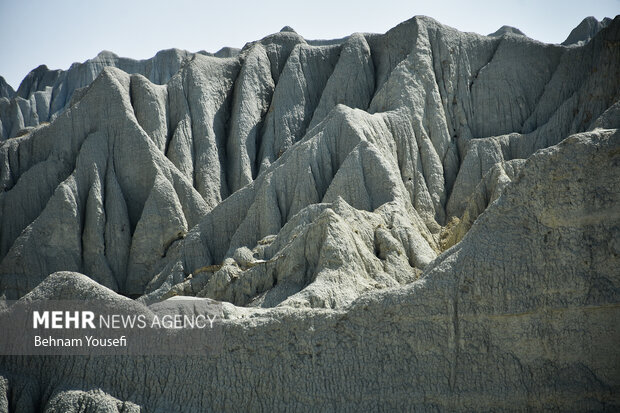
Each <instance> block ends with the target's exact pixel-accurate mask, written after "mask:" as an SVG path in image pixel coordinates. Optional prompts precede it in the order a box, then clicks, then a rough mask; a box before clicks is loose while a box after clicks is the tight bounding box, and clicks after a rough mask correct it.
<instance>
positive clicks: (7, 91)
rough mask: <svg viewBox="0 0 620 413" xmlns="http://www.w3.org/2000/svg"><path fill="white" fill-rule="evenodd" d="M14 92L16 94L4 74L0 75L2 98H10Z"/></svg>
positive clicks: (0, 96) (0, 97)
mask: <svg viewBox="0 0 620 413" xmlns="http://www.w3.org/2000/svg"><path fill="white" fill-rule="evenodd" d="M14 94H15V91H14V90H13V88H12V87H11V85H9V84H8V83H6V80H4V78H3V77H2V76H0V99H2V98H7V99H10V98H12V97H13V95H14Z"/></svg>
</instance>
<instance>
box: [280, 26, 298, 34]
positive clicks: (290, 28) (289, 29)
mask: <svg viewBox="0 0 620 413" xmlns="http://www.w3.org/2000/svg"><path fill="white" fill-rule="evenodd" d="M282 32H291V33H297V32H296V31H295V29H293V28H292V27H291V26H284V27H283V28H281V29H280V33H282Z"/></svg>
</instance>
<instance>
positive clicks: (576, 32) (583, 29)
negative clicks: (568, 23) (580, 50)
mask: <svg viewBox="0 0 620 413" xmlns="http://www.w3.org/2000/svg"><path fill="white" fill-rule="evenodd" d="M611 21H612V20H611V19H610V18H608V17H606V18H605V19H603V20H602V21H598V19H597V18H596V17H594V16H588V17H586V18H585V19H583V20H582V21H581V23H579V24H578V25H577V27H575V28H574V29H573V30H572V31H571V32H570V34H569V35H568V37H567V38H566V40H564V41H563V42H562V45H564V46H570V45H581V44H585V43H587V42H589V41H590V39H592V38H593V37H594V36H595V35H596V34H597V33H598V32H599V31H600V30H601V29H603V28H604V27H607V26H608V25H609V24H610V23H611Z"/></svg>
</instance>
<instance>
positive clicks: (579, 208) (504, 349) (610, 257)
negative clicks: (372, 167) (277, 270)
mask: <svg viewBox="0 0 620 413" xmlns="http://www.w3.org/2000/svg"><path fill="white" fill-rule="evenodd" d="M619 156H620V133H618V132H617V131H612V130H599V131H597V132H591V133H586V134H581V135H574V136H572V137H570V138H569V139H567V140H565V141H564V142H562V143H561V144H560V145H558V146H554V147H551V148H548V149H545V150H541V151H539V152H537V153H536V154H535V155H534V156H532V157H530V159H528V160H527V161H526V162H525V164H524V165H523V166H522V172H521V173H520V174H519V177H518V178H517V179H516V180H515V181H514V182H513V184H510V185H508V186H507V187H506V188H505V190H504V191H503V192H502V195H501V196H500V197H499V198H498V199H497V200H496V201H495V202H493V203H492V204H491V205H490V206H489V207H488V208H487V209H486V211H485V212H484V213H483V214H482V215H481V216H480V218H479V219H478V220H476V222H475V223H474V225H473V227H472V228H471V230H470V231H469V232H468V233H467V235H466V236H465V238H464V239H463V240H462V241H461V242H460V243H459V244H457V245H456V246H454V247H453V248H451V249H449V250H448V251H446V252H445V253H444V254H442V255H441V256H440V257H439V258H438V259H436V260H435V261H434V262H433V263H431V264H430V265H428V266H427V268H426V270H425V271H424V273H423V274H422V277H421V278H420V279H419V280H417V281H415V282H413V283H410V284H409V285H407V286H397V287H393V288H387V289H385V290H382V291H380V292H374V293H367V294H365V295H363V296H361V297H360V298H358V299H357V300H355V301H354V302H352V303H351V304H349V305H348V306H346V307H344V308H343V309H341V310H316V309H307V308H306V309H295V308H293V307H290V306H279V307H277V308H275V309H269V310H264V309H250V310H243V309H241V308H239V307H234V306H232V305H231V304H225V305H224V312H225V317H226V319H225V320H224V321H223V322H222V324H221V325H222V326H223V329H224V332H225V337H226V340H225V343H224V347H223V348H222V350H221V353H218V354H217V355H215V356H213V357H202V358H197V357H189V356H188V357H182V358H181V357H176V356H172V357H157V358H149V357H133V358H129V357H117V359H116V360H113V359H109V358H108V359H106V362H105V363H102V362H100V361H97V360H96V359H93V358H76V357H54V358H32V357H31V358H17V357H4V358H3V360H2V365H3V369H4V373H3V375H4V383H5V384H4V386H5V389H6V392H5V394H7V395H8V396H7V397H8V398H9V400H10V403H11V405H12V406H15V409H17V410H19V411H22V410H20V409H24V410H25V409H27V408H28V407H29V406H30V408H32V409H38V410H42V411H47V410H46V409H48V410H49V411H54V410H52V409H53V408H55V406H57V405H62V406H72V405H73V403H77V401H76V399H79V400H83V399H84V398H87V399H89V400H93V401H91V403H92V404H93V405H97V406H104V405H107V404H111V405H112V406H119V405H121V404H122V405H123V406H133V405H134V404H136V405H140V406H142V407H143V408H144V409H146V410H148V411H163V410H167V411H196V410H210V409H216V410H238V409H242V410H248V411H261V410H266V409H269V410H282V409H287V408H288V407H289V406H294V408H295V409H296V410H301V411H314V410H316V409H321V408H328V407H330V406H332V407H334V406H335V407H336V408H338V409H339V410H358V409H361V408H371V409H374V408H389V409H396V410H397V409H405V410H408V409H423V410H425V409H428V408H434V409H439V410H485V409H492V410H513V409H514V408H515V407H516V406H518V407H519V408H524V409H532V410H547V409H550V410H614V409H617V408H618V406H619V405H620V399H619V398H618V394H619V393H618V391H617V390H618V387H619V386H620V375H619V374H618V371H619V370H618V369H617V364H618V357H617V352H616V351H615V343H617V341H618V339H620V330H619V329H618V325H619V324H618V323H617V319H618V317H619V316H620V314H619V313H618V306H617V303H618V300H619V299H620V279H619V278H618V275H617V271H615V269H616V268H617V267H618V265H620V262H619V258H618V257H620V254H619V251H618V245H617V242H616V240H617V239H618V238H619V235H620V234H619V231H620V216H619V215H618V213H617V205H618V202H620V187H619V186H618V180H617V173H615V172H614V170H615V169H614V168H617V166H618V162H619ZM602 193H604V194H605V195H604V196H602V197H601V194H602ZM338 208H339V207H336V209H338ZM70 292H73V294H74V296H75V297H80V296H85V297H86V296H88V297H93V296H97V295H100V296H105V297H111V296H113V295H114V293H113V292H111V291H109V290H107V289H105V288H104V287H102V286H98V285H97V284H95V283H93V282H92V281H90V280H89V279H88V278H86V277H84V276H82V275H78V274H71V273H64V274H63V273H59V274H54V275H51V276H50V277H49V280H48V281H46V282H44V283H43V284H41V286H39V287H37V288H35V289H34V290H33V291H32V292H31V293H30V294H29V297H28V298H29V299H35V298H36V299H40V298H45V299H54V298H58V297H67V294H68V293H70ZM116 300H117V301H119V302H122V301H123V300H127V299H126V298H124V297H120V296H117V298H116ZM59 369H62V371H64V372H66V373H64V374H62V375H59V374H57V371H58V370H59ZM145 371H147V372H149V373H148V374H145V373H144V372H145ZM162 377H165V378H166V379H165V380H163V381H161V378H162ZM223 380H225V383H227V386H230V387H226V388H225V389H224V390H223V389H222V382H223ZM197 382H199V383H202V386H201V390H200V391H199V392H193V391H189V390H188V389H192V388H193V387H192V384H193V383H197ZM44 388H47V389H50V390H46V391H43V390H40V389H44ZM63 389H72V390H71V391H70V392H68V393H67V392H66V391H65V390H63ZM76 389H79V390H76ZM92 389H100V390H96V391H94V390H92ZM154 389H156V391H155V390H154ZM227 389H229V390H227ZM232 389H234V390H232ZM93 391H94V393H93ZM343 395H348V396H347V397H343ZM365 395H366V396H365ZM69 411H71V410H69Z"/></svg>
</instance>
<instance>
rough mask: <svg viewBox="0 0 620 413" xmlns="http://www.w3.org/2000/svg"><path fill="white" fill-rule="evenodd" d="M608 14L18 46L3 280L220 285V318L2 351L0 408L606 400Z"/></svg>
mask: <svg viewBox="0 0 620 413" xmlns="http://www.w3.org/2000/svg"><path fill="white" fill-rule="evenodd" d="M604 23H605V24H601V25H600V27H598V26H597V27H596V30H592V31H591V32H588V35H587V39H585V38H584V39H581V38H580V40H578V41H576V44H574V45H571V46H569V47H567V46H562V45H546V44H542V43H539V42H536V41H534V40H532V39H529V38H528V37H526V36H525V35H523V34H522V33H520V32H519V31H518V30H517V29H513V28H509V27H503V28H502V29H500V30H498V32H496V33H494V34H493V35H491V36H479V35H476V34H471V33H461V32H458V31H456V30H454V29H452V28H449V27H446V26H443V25H441V24H439V23H438V22H436V21H434V20H432V19H430V18H426V17H416V18H413V19H411V20H409V21H407V22H404V23H402V24H400V25H398V26H397V27H395V28H394V29H392V30H390V31H389V32H387V33H386V34H383V35H378V34H359V33H358V34H353V35H351V36H349V37H346V38H344V39H339V40H334V41H306V40H305V39H304V38H303V37H301V36H300V35H299V34H297V33H296V32H295V31H294V30H292V29H291V28H289V27H285V28H284V29H283V30H282V31H281V32H279V33H276V34H273V35H271V36H268V37H266V38H264V39H261V40H259V41H256V42H253V43H249V44H247V45H246V46H245V47H244V48H243V49H242V50H240V51H238V50H234V49H223V50H222V51H220V52H218V53H217V54H215V55H209V54H207V53H197V54H188V53H182V52H178V51H166V52H162V53H160V54H158V55H157V56H156V57H155V58H153V59H151V60H148V61H142V62H136V61H131V60H128V59H121V58H118V57H116V56H114V55H112V54H110V53H108V52H105V53H102V54H100V55H99V56H98V57H97V58H96V59H94V60H93V61H90V62H87V63H85V64H84V65H82V66H74V67H72V69H70V70H69V71H68V72H61V71H49V70H47V68H44V67H41V68H38V69H36V70H35V71H33V72H31V74H30V75H29V77H28V78H27V79H26V80H24V82H23V83H22V85H21V86H20V88H19V90H18V91H17V92H15V93H14V94H13V92H12V91H10V90H8V89H7V90H6V91H5V92H3V93H4V94H5V95H7V96H5V97H2V98H0V120H1V121H2V127H1V128H0V129H1V130H2V136H3V138H6V139H5V140H4V141H3V142H2V144H1V145H0V188H2V191H0V297H3V298H7V299H21V300H22V301H27V300H50V299H68V298H71V299H86V298H89V297H91V298H92V297H104V298H105V300H108V301H110V302H113V303H117V304H118V306H119V308H120V307H123V306H135V307H136V308H140V309H142V310H136V311H151V309H153V308H156V307H157V306H158V305H164V304H165V303H170V302H174V300H176V298H172V297H175V296H187V297H200V299H201V300H202V299H203V298H209V299H215V300H218V301H221V302H223V304H222V308H223V314H224V320H221V327H222V329H223V332H224V344H223V348H222V349H221V350H220V352H219V353H218V354H217V355H216V356H213V357H200V356H191V357H185V358H180V357H176V356H175V357H173V356H170V357H147V356H145V357H129V356H127V357H121V356H118V357H111V358H106V359H98V358H94V357H93V358H72V357H56V358H51V357H28V358H20V357H8V356H4V357H2V358H1V359H0V389H3V391H0V407H2V406H10V409H11V410H16V411H58V410H63V411H81V410H80V409H82V407H84V406H92V408H93V409H96V408H101V409H106V410H109V411H135V410H137V409H140V408H142V409H145V410H147V411H175V410H178V411H181V410H182V411H201V410H216V411H221V410H236V411H238V410H242V411H259V410H274V409H275V410H283V409H291V410H295V411H297V410H300V411H316V410H330V409H331V410H351V411H358V410H360V409H362V408H363V409H369V408H370V409H371V410H377V409H380V408H383V409H386V408H387V409H390V410H430V409H440V410H460V411H471V410H511V409H514V408H515V406H520V407H522V408H524V409H532V410H546V409H550V410H614V409H618V408H620V399H619V398H618V396H617V395H618V394H620V391H619V390H620V375H619V372H620V369H619V368H618V365H619V363H620V360H619V359H618V356H617V352H615V351H614V347H615V343H616V342H618V341H619V340H620V329H619V327H618V326H620V323H619V322H618V320H619V319H620V312H619V310H618V308H620V307H619V306H618V303H620V277H619V275H618V271H617V268H620V262H619V261H620V245H618V242H617V240H618V239H620V214H619V213H618V211H620V179H619V178H620V176H619V174H618V171H619V170H620V168H619V166H620V132H618V128H620V94H619V91H620V73H619V72H618V67H620V65H619V63H620V46H619V45H620V18H618V17H617V18H615V19H614V20H609V21H605V22H604ZM577 31H578V32H581V31H583V30H581V29H580V30H577ZM575 36H577V35H575ZM579 36H581V35H579ZM582 37H583V36H582ZM581 40H583V41H581ZM82 71H85V73H87V74H88V75H85V76H84V77H79V78H80V79H81V80H80V81H79V82H77V83H76V81H75V79H74V77H75V76H77V75H76V73H82ZM72 73H73V74H72ZM72 79H73V80H72ZM26 115H27V116H26ZM47 122H49V123H47ZM196 299H197V300H198V298H196ZM145 306H146V307H145ZM147 307H148V310H144V309H145V308H147ZM123 308H124V307H123ZM58 371H65V372H68V373H67V374H63V375H62V376H59V375H58V374H57V372H58ZM72 372H73V373H72ZM196 383H200V386H198V387H197V386H196ZM222 383H227V386H226V387H225V388H223V387H222ZM3 403H4V404H3ZM88 408H90V407H88ZM88 408H84V409H86V410H88ZM93 411H94V410H93Z"/></svg>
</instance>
